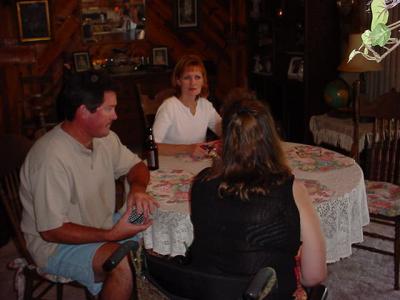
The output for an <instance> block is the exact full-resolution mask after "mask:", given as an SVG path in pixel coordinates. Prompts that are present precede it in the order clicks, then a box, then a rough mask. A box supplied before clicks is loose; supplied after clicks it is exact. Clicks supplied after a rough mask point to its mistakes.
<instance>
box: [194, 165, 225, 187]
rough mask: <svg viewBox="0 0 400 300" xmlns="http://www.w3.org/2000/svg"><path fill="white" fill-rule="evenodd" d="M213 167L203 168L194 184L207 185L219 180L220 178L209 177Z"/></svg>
mask: <svg viewBox="0 0 400 300" xmlns="http://www.w3.org/2000/svg"><path fill="white" fill-rule="evenodd" d="M210 172H211V167H208V168H205V169H203V170H201V171H200V172H199V173H198V174H197V175H196V176H195V178H194V184H200V185H204V184H205V185H207V184H209V183H211V182H215V181H218V180H219V178H218V177H216V178H209V175H210Z"/></svg>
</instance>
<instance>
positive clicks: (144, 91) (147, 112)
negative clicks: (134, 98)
mask: <svg viewBox="0 0 400 300" xmlns="http://www.w3.org/2000/svg"><path fill="white" fill-rule="evenodd" d="M136 89H137V92H138V98H139V99H140V104H141V107H142V111H143V116H144V122H145V125H146V127H151V126H152V125H153V123H154V118H155V116H156V113H157V110H158V107H159V106H160V105H161V103H162V102H163V101H164V100H165V99H167V98H169V97H171V96H173V95H174V94H175V89H173V88H168V87H165V86H164V87H163V86H150V85H146V84H142V83H137V84H136Z"/></svg>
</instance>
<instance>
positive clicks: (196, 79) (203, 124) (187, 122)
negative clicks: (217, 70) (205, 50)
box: [153, 55, 221, 158]
mask: <svg viewBox="0 0 400 300" xmlns="http://www.w3.org/2000/svg"><path fill="white" fill-rule="evenodd" d="M172 86H173V87H174V88H175V89H176V93H175V96H173V97H170V98H168V99H166V100H165V101H164V102H163V103H162V104H161V106H160V107H159V109H158V111H157V114H156V118H155V122H154V126H153V132H154V139H155V141H156V143H157V144H158V151H159V153H160V154H164V155H175V154H190V155H192V156H194V157H198V158H201V157H204V156H206V155H207V153H208V152H207V148H206V147H204V146H205V143H204V142H205V140H206V132H207V128H209V129H211V130H212V131H213V132H214V133H216V134H217V135H220V131H221V129H220V125H221V124H220V122H221V117H220V116H219V114H218V113H217V111H216V110H215V108H214V107H213V105H212V103H211V102H209V101H208V100H207V99H206V98H205V97H207V95H208V83H207V74H206V69H205V67H204V64H203V62H202V61H201V59H200V58H199V57H198V56H196V55H186V56H183V57H182V58H181V59H180V60H179V61H178V63H177V64H176V66H175V69H174V72H173V74H172Z"/></svg>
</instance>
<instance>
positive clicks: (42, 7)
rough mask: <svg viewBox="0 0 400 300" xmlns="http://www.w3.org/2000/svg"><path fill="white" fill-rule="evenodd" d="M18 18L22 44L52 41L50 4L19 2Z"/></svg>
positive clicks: (39, 1) (40, 1) (44, 2)
mask: <svg viewBox="0 0 400 300" xmlns="http://www.w3.org/2000/svg"><path fill="white" fill-rule="evenodd" d="M17 17H18V30H19V37H20V40H21V42H36V41H48V40H50V39H51V29H50V13H49V2H48V1H47V0H38V1H19V2H17Z"/></svg>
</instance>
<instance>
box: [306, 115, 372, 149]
mask: <svg viewBox="0 0 400 300" xmlns="http://www.w3.org/2000/svg"><path fill="white" fill-rule="evenodd" d="M372 127H373V125H372V123H359V135H360V139H359V141H358V145H359V147H358V149H359V152H361V151H362V150H363V149H364V148H365V145H366V142H370V140H371V138H372ZM310 130H311V132H312V134H313V137H314V143H315V144H317V145H320V144H322V143H326V144H329V145H332V146H334V147H339V148H341V149H343V150H346V151H348V152H350V151H351V146H352V144H353V131H354V124H353V120H352V119H351V118H334V117H331V116H329V115H327V114H324V115H316V116H312V117H311V119H310Z"/></svg>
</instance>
